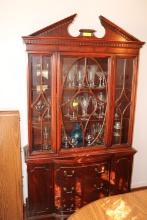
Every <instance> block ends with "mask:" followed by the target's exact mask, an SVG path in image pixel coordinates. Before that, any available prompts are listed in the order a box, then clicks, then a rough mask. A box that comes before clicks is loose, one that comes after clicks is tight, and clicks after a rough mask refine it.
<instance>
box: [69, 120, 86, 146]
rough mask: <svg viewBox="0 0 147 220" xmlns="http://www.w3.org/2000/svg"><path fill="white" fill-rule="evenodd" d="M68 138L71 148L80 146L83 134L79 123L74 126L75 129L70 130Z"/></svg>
mask: <svg viewBox="0 0 147 220" xmlns="http://www.w3.org/2000/svg"><path fill="white" fill-rule="evenodd" d="M70 136H71V145H72V147H74V146H81V145H82V141H83V134H82V129H81V127H80V124H79V123H76V124H75V127H74V128H73V129H72V131H71V135H70Z"/></svg>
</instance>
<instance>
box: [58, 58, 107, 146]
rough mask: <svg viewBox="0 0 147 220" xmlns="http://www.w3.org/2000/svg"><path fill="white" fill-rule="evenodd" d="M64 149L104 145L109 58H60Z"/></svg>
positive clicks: (60, 129) (61, 136) (62, 141)
mask: <svg viewBox="0 0 147 220" xmlns="http://www.w3.org/2000/svg"><path fill="white" fill-rule="evenodd" d="M61 73H62V74H61V77H60V85H61V86H60V94H59V97H60V103H59V106H60V111H59V113H60V114H61V117H60V118H61V124H60V126H61V127H60V128H59V132H60V134H59V136H60V139H59V140H60V143H59V146H60V148H61V149H63V148H64V149H69V148H79V147H91V146H99V145H104V142H105V140H104V130H105V121H106V107H107V80H108V57H106V58H105V57H104V58H101V57H99V58H98V57H96V58H95V57H76V56H75V57H74V56H71V57H70V56H65V57H62V58H61Z"/></svg>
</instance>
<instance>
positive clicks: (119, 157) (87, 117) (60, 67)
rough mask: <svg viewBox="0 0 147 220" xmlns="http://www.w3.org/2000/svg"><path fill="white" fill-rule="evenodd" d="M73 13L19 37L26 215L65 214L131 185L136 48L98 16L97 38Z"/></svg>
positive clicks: (138, 44)
mask: <svg viewBox="0 0 147 220" xmlns="http://www.w3.org/2000/svg"><path fill="white" fill-rule="evenodd" d="M75 16H76V15H75V14H74V15H72V16H70V17H67V18H65V19H63V20H61V21H58V22H56V23H54V24H52V25H50V26H48V27H45V28H43V29H41V30H39V31H37V32H35V33H33V34H31V35H29V36H26V37H23V40H24V42H25V44H26V50H27V53H28V135H29V144H28V147H27V149H25V156H26V163H27V172H28V199H27V212H28V218H29V219H66V218H67V217H68V216H69V215H70V214H71V213H73V212H74V211H75V210H76V209H79V208H80V207H82V206H84V205H86V204H87V203H89V202H91V201H94V200H96V199H99V198H102V197H105V196H109V195H114V194H118V193H125V192H128V191H129V190H130V184H131V173H132V164H133V156H134V154H135V152H136V150H135V149H134V148H133V147H132V136H133V125H134V113H135V98H136V85H137V69H138V57H139V49H140V48H141V47H142V45H143V44H144V43H143V42H141V41H139V40H138V39H136V38H135V37H134V36H132V35H130V34H129V33H127V32H126V31H124V30H123V29H122V28H120V27H118V26H117V25H115V24H114V23H112V22H111V21H109V20H108V19H106V18H104V17H103V16H100V17H99V18H100V22H101V24H102V26H103V27H104V29H105V35H104V37H102V38H98V37H96V36H95V30H91V29H81V30H79V36H77V37H73V36H71V35H70V34H69V32H68V27H69V25H70V24H71V23H72V21H73V19H74V17H75Z"/></svg>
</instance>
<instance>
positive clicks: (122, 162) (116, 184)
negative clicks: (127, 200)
mask: <svg viewBox="0 0 147 220" xmlns="http://www.w3.org/2000/svg"><path fill="white" fill-rule="evenodd" d="M132 160H133V158H132V156H123V157H119V158H116V159H114V160H112V166H111V172H110V194H111V195H113V194H118V193H125V192H128V191H129V190H130V181H131V173H132Z"/></svg>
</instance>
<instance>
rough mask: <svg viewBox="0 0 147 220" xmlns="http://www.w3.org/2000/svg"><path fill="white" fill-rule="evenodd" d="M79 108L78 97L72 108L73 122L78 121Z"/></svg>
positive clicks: (71, 117)
mask: <svg viewBox="0 0 147 220" xmlns="http://www.w3.org/2000/svg"><path fill="white" fill-rule="evenodd" d="M78 106H79V101H78V98H77V97H76V98H75V99H74V100H73V101H72V102H71V108H72V110H73V112H72V115H71V116H70V119H71V120H77V115H78Z"/></svg>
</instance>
